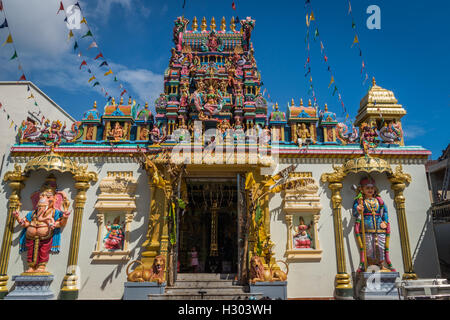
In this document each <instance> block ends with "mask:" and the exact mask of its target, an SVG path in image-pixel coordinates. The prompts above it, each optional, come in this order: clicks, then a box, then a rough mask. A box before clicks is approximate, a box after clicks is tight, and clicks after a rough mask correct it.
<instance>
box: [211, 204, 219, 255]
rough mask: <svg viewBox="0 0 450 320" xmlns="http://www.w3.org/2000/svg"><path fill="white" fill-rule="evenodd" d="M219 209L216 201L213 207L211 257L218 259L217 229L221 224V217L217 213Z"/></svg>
mask: <svg viewBox="0 0 450 320" xmlns="http://www.w3.org/2000/svg"><path fill="white" fill-rule="evenodd" d="M218 210H219V208H218V207H217V202H215V201H214V203H213V206H212V208H211V245H210V252H209V255H210V256H212V257H217V256H218V255H219V247H218V243H217V228H218V223H219V216H218V214H217V211H218Z"/></svg>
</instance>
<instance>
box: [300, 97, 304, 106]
mask: <svg viewBox="0 0 450 320" xmlns="http://www.w3.org/2000/svg"><path fill="white" fill-rule="evenodd" d="M300 106H301V107H303V99H302V98H300Z"/></svg>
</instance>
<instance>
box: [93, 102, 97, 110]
mask: <svg viewBox="0 0 450 320" xmlns="http://www.w3.org/2000/svg"><path fill="white" fill-rule="evenodd" d="M94 109H97V101H94Z"/></svg>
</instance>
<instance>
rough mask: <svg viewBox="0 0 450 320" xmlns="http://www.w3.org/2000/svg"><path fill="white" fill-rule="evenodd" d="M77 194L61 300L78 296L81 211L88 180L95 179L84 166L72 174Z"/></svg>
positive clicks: (95, 176) (94, 174) (84, 201)
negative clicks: (77, 269) (77, 268)
mask: <svg viewBox="0 0 450 320" xmlns="http://www.w3.org/2000/svg"><path fill="white" fill-rule="evenodd" d="M73 178H74V180H75V188H76V189H77V195H76V196H75V204H74V208H75V210H74V217H73V222H72V233H71V237H70V249H69V258H68V261H67V271H66V275H65V276H64V279H63V287H62V289H61V292H60V298H61V299H63V300H73V299H77V298H78V287H79V285H78V277H77V275H76V267H77V264H78V252H79V249H80V237H81V225H82V222H83V211H84V205H85V203H86V191H87V190H88V189H89V182H91V181H97V174H96V173H95V172H87V166H86V167H79V168H78V171H77V172H76V173H75V175H74V176H73Z"/></svg>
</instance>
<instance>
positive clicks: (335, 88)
mask: <svg viewBox="0 0 450 320" xmlns="http://www.w3.org/2000/svg"><path fill="white" fill-rule="evenodd" d="M336 91H337V87H336V86H334V90H333V96H334V94H335V93H336Z"/></svg>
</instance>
